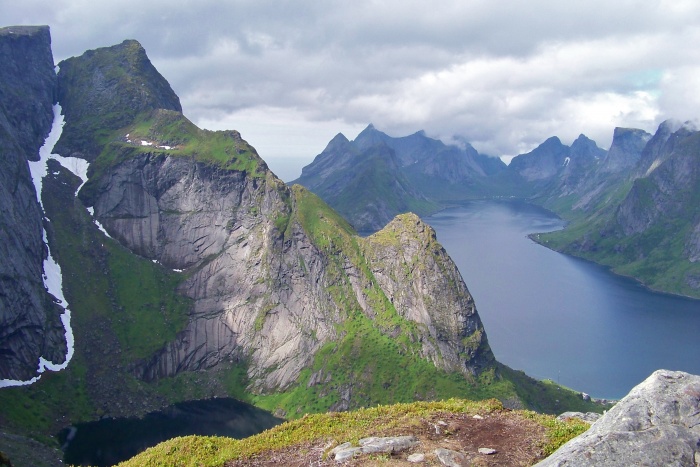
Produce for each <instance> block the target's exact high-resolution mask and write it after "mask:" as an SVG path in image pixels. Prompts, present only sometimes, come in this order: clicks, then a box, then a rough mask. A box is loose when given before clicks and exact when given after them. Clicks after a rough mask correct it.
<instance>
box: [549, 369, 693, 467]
mask: <svg viewBox="0 0 700 467" xmlns="http://www.w3.org/2000/svg"><path fill="white" fill-rule="evenodd" d="M698 440H700V376H694V375H689V374H687V373H683V372H679V371H667V370H658V371H656V372H654V373H653V374H652V375H651V376H650V377H649V378H647V379H646V380H645V381H644V382H642V383H641V384H640V385H638V386H636V387H635V388H634V389H632V391H631V392H630V393H629V394H628V395H627V396H625V397H624V398H623V399H622V400H621V401H620V402H618V403H617V405H615V406H614V407H613V408H612V409H610V411H608V412H607V413H606V414H605V415H603V417H601V418H600V419H599V420H598V421H597V422H595V423H594V424H593V425H592V426H591V428H590V429H589V430H588V431H587V432H585V433H584V434H582V435H580V436H578V437H576V438H574V439H573V440H571V441H569V442H568V443H566V444H565V445H563V446H562V447H561V448H559V449H558V450H557V451H556V452H555V453H554V454H552V455H551V456H550V457H548V458H547V459H545V460H544V461H542V462H540V463H539V464H537V465H538V466H540V467H549V466H571V467H574V466H576V467H586V466H591V467H592V466H600V465H607V466H629V465H649V466H656V465H676V466H689V467H694V466H696V465H698V463H699V462H700V444H699V441H698Z"/></svg>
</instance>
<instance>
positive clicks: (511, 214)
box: [425, 200, 700, 399]
mask: <svg viewBox="0 0 700 467" xmlns="http://www.w3.org/2000/svg"><path fill="white" fill-rule="evenodd" d="M425 221H426V222H428V223H429V224H430V225H431V226H433V228H434V229H435V230H436V232H437V237H438V240H439V241H440V243H442V245H443V246H444V247H445V249H446V250H447V252H448V253H449V254H450V256H451V257H452V259H453V260H454V261H455V263H456V264H457V267H458V268H459V270H460V272H461V274H462V276H463V278H464V280H465V283H466V284H467V287H468V288H469V291H470V292H471V294H472V296H473V297H474V300H475V302H476V307H477V310H478V312H479V315H480V316H481V319H482V321H483V322H484V327H485V329H486V334H487V336H488V339H489V343H490V345H491V348H492V349H493V352H494V354H495V356H496V358H497V359H498V360H499V361H501V362H502V363H505V364H506V365H508V366H510V367H512V368H515V369H518V370H523V371H525V372H526V373H527V374H528V375H530V376H532V377H535V378H538V379H551V380H554V381H556V382H558V383H560V384H563V385H565V386H568V387H571V388H574V389H576V390H579V391H583V392H586V393H589V394H591V395H592V396H594V397H599V398H608V399H619V398H621V397H623V396H624V395H625V394H627V393H628V392H629V390H630V389H632V387H634V386H635V385H637V384H638V383H640V382H641V381H642V380H644V379H645V378H646V377H647V376H649V374H651V373H652V372H653V371H654V370H656V369H659V368H665V369H670V370H682V371H687V372H689V373H694V374H700V357H698V356H700V301H698V300H692V299H686V298H683V297H677V296H673V295H667V294H661V293H654V292H651V291H649V290H648V289H646V288H644V287H643V286H641V285H640V284H639V283H637V282H636V281H634V280H632V279H629V278H625V277H622V276H618V275H615V274H613V273H611V272H610V271H609V270H608V269H606V268H604V267H601V266H599V265H596V264H593V263H590V262H587V261H584V260H581V259H578V258H574V257H570V256H567V255H563V254H560V253H557V252H555V251H552V250H549V249H547V248H545V247H543V246H541V245H538V244H537V243H535V242H533V241H532V240H530V239H529V238H528V237H527V236H528V234H532V233H538V232H540V233H542V232H548V231H553V230H557V229H561V228H563V227H564V222H563V221H562V220H561V219H559V218H558V217H556V216H555V215H554V214H552V213H551V212H549V211H547V210H545V209H542V208H540V207H538V206H534V205H531V204H528V203H526V202H523V201H517V200H488V201H473V202H468V203H465V204H463V205H461V206H459V207H454V208H450V209H446V210H444V211H441V212H439V213H437V214H435V215H433V216H429V217H426V218H425Z"/></svg>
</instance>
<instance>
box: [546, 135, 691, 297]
mask: <svg viewBox="0 0 700 467" xmlns="http://www.w3.org/2000/svg"><path fill="white" fill-rule="evenodd" d="M699 134H700V133H699V132H697V131H695V130H694V129H692V128H689V127H687V126H682V125H678V124H676V125H675V127H673V125H672V124H671V123H669V122H664V123H662V124H661V125H660V126H659V129H658V131H657V132H656V134H655V135H654V136H653V137H651V138H649V137H648V135H642V136H643V139H642V141H646V144H644V147H643V149H642V150H641V153H639V150H638V149H637V150H633V151H632V152H634V153H636V156H635V159H636V160H637V162H636V163H635V164H634V165H632V164H630V163H628V164H627V167H628V170H627V171H620V172H618V173H617V174H616V175H615V176H614V177H611V178H609V179H608V180H607V182H606V183H605V184H601V185H600V186H599V187H598V188H597V191H595V192H593V191H589V192H588V193H584V194H583V196H581V198H579V201H578V203H577V204H575V205H574V209H571V210H567V209H562V210H559V211H558V212H560V213H561V214H562V215H564V216H567V217H569V218H570V219H571V221H572V222H571V225H570V226H569V227H568V228H567V229H566V230H565V231H563V232H557V233H551V234H547V235H541V236H540V237H539V238H540V241H541V242H542V243H543V244H544V245H546V246H548V247H551V248H555V249H557V250H559V251H563V252H565V253H569V254H573V255H576V256H582V257H584V258H587V259H591V260H593V261H596V262H598V263H601V264H604V265H607V266H610V267H611V268H612V269H613V271H615V272H617V273H619V274H623V275H628V276H631V277H634V278H636V279H638V280H640V281H641V282H642V283H643V284H644V285H646V286H648V287H650V288H652V289H654V290H659V291H664V292H671V293H675V294H681V295H687V296H690V297H695V298H700V280H699V278H700V265H698V263H697V260H698V258H700V256H699V255H698V253H697V252H698V251H700V249H699V247H698V238H700V237H699V236H698V235H697V232H698V231H700V227H698V226H699V225H700V224H699V222H700V217H699V215H700V214H699V213H698V209H697V206H698V202H697V201H698V196H700V178H699V177H698V170H697V163H696V162H697V160H696V159H697V157H698V154H700V137H699V136H698V135H699ZM613 146H615V141H613ZM636 146H637V147H639V143H637V145H636ZM611 151H612V149H611ZM577 207H578V209H577Z"/></svg>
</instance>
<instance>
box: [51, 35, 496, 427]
mask: <svg viewBox="0 0 700 467" xmlns="http://www.w3.org/2000/svg"><path fill="white" fill-rule="evenodd" d="M58 78H59V80H58V81H59V83H58V89H59V92H58V96H59V101H60V103H61V105H62V106H63V109H64V114H65V120H66V124H65V127H64V129H63V133H62V135H61V138H60V140H59V143H58V145H57V149H56V150H57V151H64V152H65V153H67V154H70V155H73V156H79V157H82V158H84V159H87V160H89V161H91V162H92V164H91V165H90V169H89V171H88V174H89V180H88V181H87V183H86V184H85V185H84V186H83V188H82V189H81V191H80V193H79V198H75V196H74V194H73V193H74V191H75V188H76V187H77V186H78V181H77V180H76V179H75V177H74V176H72V175H69V173H68V172H67V171H66V170H65V169H63V168H61V167H60V165H58V163H54V162H52V166H51V171H50V172H51V173H50V174H49V176H47V178H46V189H45V192H44V194H43V195H44V198H45V199H46V200H47V213H48V214H49V217H50V220H51V225H52V229H51V232H50V235H49V240H50V241H51V242H52V245H51V246H52V252H53V251H54V250H55V253H56V255H57V258H58V260H59V263H61V265H62V267H63V269H64V272H65V274H64V275H65V282H64V291H65V292H66V296H67V297H68V300H69V301H70V302H71V304H72V308H74V310H73V311H74V319H75V328H74V329H75V332H76V360H77V361H78V362H80V364H79V370H76V371H75V372H71V371H70V367H69V371H67V372H66V373H64V376H62V380H64V381H66V382H67V384H76V386H77V388H76V390H80V391H87V393H88V394H89V400H91V401H101V402H99V403H98V404H99V405H100V407H101V408H100V409H99V410H100V411H102V413H103V414H127V413H133V411H134V410H135V406H137V405H138V400H135V398H136V397H138V398H140V399H141V400H142V401H143V404H144V405H145V406H148V405H149V404H153V403H156V404H158V403H160V402H157V401H158V400H159V399H158V397H156V395H155V393H158V391H160V390H161V389H158V388H162V387H163V385H168V384H174V383H168V382H165V383H164V382H163V381H169V380H176V379H177V378H180V377H182V375H183V374H188V373H193V372H195V371H196V372H199V373H203V372H206V371H208V370H211V371H210V372H209V373H208V374H209V375H210V376H207V378H209V380H210V381H213V382H212V385H213V386H212V387H213V389H212V391H214V393H215V394H221V393H222V392H223V393H226V392H225V390H223V389H222V386H223V385H224V383H225V382H227V381H229V380H230V378H232V377H231V376H229V374H228V373H226V371H228V370H230V369H231V368H233V367H235V368H238V369H239V370H240V369H242V370H243V372H244V377H243V378H242V380H243V381H244V383H242V384H245V387H244V390H245V393H246V394H251V393H253V394H259V395H264V394H271V393H279V392H285V391H287V392H288V391H298V393H303V394H302V396H303V398H305V399H304V400H301V399H299V398H298V397H297V398H294V399H292V400H290V402H288V403H278V404H277V406H278V407H280V408H284V409H285V410H288V409H289V408H294V409H298V410H309V406H308V405H305V404H306V403H307V402H305V401H313V403H314V404H315V410H326V409H328V408H334V409H336V410H340V409H346V408H350V407H356V406H360V405H365V404H373V403H379V402H384V401H389V400H410V399H413V398H415V397H419V398H424V397H425V398H430V397H436V396H438V395H453V394H457V393H458V391H461V390H463V389H459V388H462V387H468V386H469V385H470V384H474V383H475V382H477V381H478V379H479V378H480V377H481V375H482V373H484V372H489V374H490V375H491V376H493V375H494V374H495V372H496V364H495V361H494V358H493V355H492V353H491V350H490V348H489V346H488V343H487V340H486V335H485V333H484V330H483V327H482V325H481V322H480V320H479V317H478V314H477V313H476V309H475V306H474V303H473V300H472V299H471V296H470V295H469V292H468V291H467V289H466V286H465V285H464V283H463V281H462V279H461V276H459V273H458V272H457V270H456V267H455V266H454V264H453V263H452V261H451V260H450V259H449V257H448V256H447V255H446V254H445V252H444V250H443V249H442V248H441V247H440V246H439V245H438V244H437V242H436V240H435V234H434V232H432V230H431V229H430V228H429V227H428V226H426V225H425V224H423V223H422V222H421V221H420V220H418V219H417V218H414V217H409V218H403V219H402V220H398V221H396V222H395V223H393V224H391V225H390V226H389V227H388V230H386V231H383V232H380V233H382V235H380V236H379V237H374V238H373V239H367V240H364V239H362V238H360V237H358V236H357V235H356V234H355V232H354V230H353V229H352V228H351V227H350V226H349V225H348V224H347V223H346V222H345V221H344V220H342V218H340V217H339V216H338V215H337V214H336V213H335V212H333V211H332V210H331V209H330V208H329V207H328V206H327V205H325V204H324V203H323V202H322V201H321V200H320V199H318V198H317V197H316V196H314V195H313V194H311V193H310V192H309V191H307V190H305V189H303V188H302V187H300V186H295V187H293V188H290V187H287V186H286V185H285V184H284V183H283V182H281V181H280V180H279V179H277V178H276V177H275V176H274V175H273V174H272V173H271V172H270V171H269V170H268V168H267V166H266V164H265V163H264V161H263V160H262V159H261V158H260V157H259V156H258V154H257V153H256V151H255V149H254V148H252V147H251V146H249V145H248V144H247V143H246V142H245V141H244V140H243V139H242V138H241V135H240V134H239V133H238V132H236V131H219V132H210V131H206V130H201V129H199V128H197V127H196V126H195V125H193V124H192V123H191V122H190V121H189V120H187V119H186V118H185V117H184V116H183V115H182V113H181V112H180V107H179V101H178V99H177V96H175V94H174V93H173V92H172V90H171V89H170V87H169V85H168V84H167V81H165V79H164V78H163V77H162V76H160V75H159V74H158V73H157V71H155V69H154V68H153V67H152V65H151V63H150V61H149V60H148V58H147V56H146V54H145V52H144V51H143V49H142V48H141V46H140V45H139V44H138V43H136V42H135V41H125V42H124V43H122V44H119V45H117V46H113V47H108V48H104V49H97V50H93V51H88V52H86V53H85V54H84V55H83V56H81V57H75V58H71V59H68V60H66V61H64V62H61V64H60V72H59V75H58ZM86 207H87V208H89V214H88V211H86V209H85V208H86ZM406 219H408V220H406ZM93 222H96V223H97V224H96V225H95V224H93ZM97 226H99V227H100V228H101V229H103V231H104V233H105V234H106V235H108V236H104V235H103V234H102V233H100V232H99V231H98V230H97ZM386 238H394V239H400V247H401V251H402V253H401V255H399V256H398V257H396V256H395V255H397V254H398V250H396V249H395V245H394V243H392V242H395V241H396V240H392V242H389V243H384V239H386ZM54 247H55V248H54ZM407 268H408V270H410V271H411V273H410V274H409V275H408V276H407V275H406V271H407ZM169 287H170V288H169ZM392 300H393V302H392ZM73 304H74V305H73ZM380 342H381V343H383V344H382V345H383V347H382V346H380ZM97 347H101V348H103V349H104V352H108V353H109V354H110V355H116V356H118V357H115V359H114V362H113V364H111V365H109V368H107V367H105V365H104V364H103V362H102V361H101V358H100V356H101V355H102V353H103V352H97V351H96V348H97ZM333 359H337V360H338V362H337V363H334V364H332V365H330V363H331V362H333ZM426 365H428V366H426ZM413 366H415V367H416V368H419V369H420V371H421V374H420V376H419V377H417V378H416V379H415V380H414V381H412V382H411V383H409V384H401V383H400V380H401V378H402V377H403V376H404V375H405V372H406V371H407V370H406V368H407V367H413ZM401 368H403V370H402V369H401ZM222 369H223V370H225V371H222ZM205 370H206V371H205ZM410 371H413V370H410ZM416 371H418V370H416ZM79 372H87V378H83V377H82V376H80V375H81V374H83V373H79ZM454 374H460V375H461V376H460V378H461V379H458V380H454V378H453V376H451V375H454ZM124 378H126V379H128V380H129V381H131V383H130V385H131V389H130V390H129V391H126V393H125V395H124V397H122V395H121V394H116V393H114V391H110V389H109V387H110V386H111V385H112V383H116V381H118V380H119V379H124ZM130 378H134V379H130ZM86 380H87V381H90V383H87V388H85V385H86V382H85V381H86ZM443 380H444V381H445V384H446V385H449V389H441V387H440V385H438V387H437V388H436V387H432V386H431V384H430V383H434V382H435V381H443ZM455 381H457V382H455ZM110 382H111V383H110ZM226 384H232V383H226ZM236 384H238V383H236ZM387 387H393V388H394V389H392V390H391V391H389V392H387ZM235 390H236V391H241V390H242V388H240V387H239V386H236V389H235ZM187 391H189V392H192V389H187ZM397 391H398V392H397ZM159 394H162V393H159ZM171 397H172V396H171ZM180 397H183V396H180ZM160 400H162V399H160ZM110 401H111V402H110ZM319 401H320V402H319ZM318 404H320V405H318Z"/></svg>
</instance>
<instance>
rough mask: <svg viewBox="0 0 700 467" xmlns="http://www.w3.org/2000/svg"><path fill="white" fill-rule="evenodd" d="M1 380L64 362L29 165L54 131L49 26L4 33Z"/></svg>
mask: <svg viewBox="0 0 700 467" xmlns="http://www.w3.org/2000/svg"><path fill="white" fill-rule="evenodd" d="M0 61H2V63H3V66H2V67H0V68H1V69H0V154H1V156H0V213H1V215H0V379H19V380H26V379H29V378H31V377H33V376H35V373H36V368H37V365H38V362H39V357H40V356H42V355H43V356H44V357H45V358H47V359H50V360H52V361H53V362H55V363H60V362H62V361H63V360H64V359H65V349H66V347H65V345H66V344H65V340H64V337H63V326H62V324H61V321H60V319H59V316H60V314H61V312H62V310H61V309H60V307H58V306H56V305H54V303H53V302H54V299H53V297H51V296H50V295H49V294H48V293H47V292H46V291H45V288H44V284H43V281H42V272H43V260H44V257H45V255H46V251H45V247H44V243H43V240H42V213H41V210H40V208H39V204H38V203H37V195H36V191H35V188H34V185H33V183H32V179H31V175H30V172H29V166H28V164H27V161H28V160H33V161H35V160H38V159H39V148H40V147H41V146H42V144H43V142H44V138H45V137H46V135H47V134H48V133H49V130H50V129H51V123H52V120H53V112H52V105H53V103H54V101H55V89H56V74H55V72H54V65H53V56H52V53H51V37H50V34H49V28H48V27H47V26H39V27H28V26H23V27H9V28H2V29H0Z"/></svg>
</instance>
